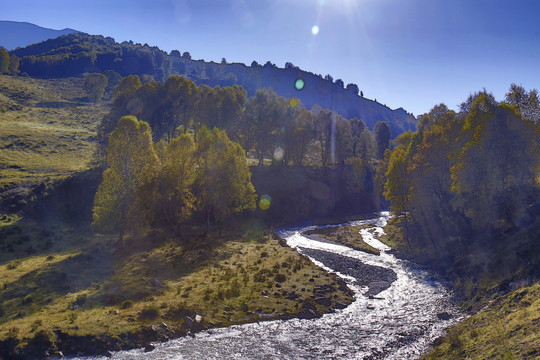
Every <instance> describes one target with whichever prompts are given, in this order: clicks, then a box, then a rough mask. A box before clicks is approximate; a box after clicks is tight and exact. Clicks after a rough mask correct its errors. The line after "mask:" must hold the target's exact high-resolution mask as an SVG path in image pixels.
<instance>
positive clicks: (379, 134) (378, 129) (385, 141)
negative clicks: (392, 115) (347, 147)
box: [373, 121, 392, 159]
mask: <svg viewBox="0 0 540 360" xmlns="http://www.w3.org/2000/svg"><path fill="white" fill-rule="evenodd" d="M373 134H374V135H375V142H376V144H377V152H376V154H375V156H376V157H377V159H382V157H383V154H384V151H385V150H386V149H388V148H389V147H390V138H391V137H392V136H391V134H390V126H388V124H387V123H385V122H384V121H379V122H377V123H376V124H375V126H374V127H373Z"/></svg>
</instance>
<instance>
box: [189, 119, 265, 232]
mask: <svg viewBox="0 0 540 360" xmlns="http://www.w3.org/2000/svg"><path fill="white" fill-rule="evenodd" d="M196 159H197V167H198V173H197V178H196V179H195V183H194V193H195V195H196V196H197V199H198V202H197V207H198V209H199V210H200V211H202V212H203V213H204V214H205V217H206V221H207V227H208V229H209V228H210V221H211V220H212V219H214V220H216V221H218V222H220V223H221V222H223V221H224V220H225V218H226V217H227V216H229V215H231V214H235V213H240V212H243V211H249V210H253V209H255V199H256V195H255V188H254V187H253V184H252V183H251V173H250V171H249V167H248V165H247V161H246V156H245V152H244V149H242V147H241V146H240V145H239V144H238V143H235V142H232V141H231V140H229V138H228V137H227V134H226V132H225V131H223V130H219V129H217V128H214V129H213V130H208V129H207V128H206V127H205V126H203V127H202V128H201V129H200V130H199V131H198V132H197V150H196Z"/></svg>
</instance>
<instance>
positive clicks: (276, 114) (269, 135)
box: [243, 89, 287, 165]
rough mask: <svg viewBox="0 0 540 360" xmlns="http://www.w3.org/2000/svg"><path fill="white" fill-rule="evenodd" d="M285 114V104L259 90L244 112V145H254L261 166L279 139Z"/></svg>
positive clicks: (279, 99)
mask: <svg viewBox="0 0 540 360" xmlns="http://www.w3.org/2000/svg"><path fill="white" fill-rule="evenodd" d="M286 112H287V103H286V101H285V100H284V99H283V98H279V97H278V96H277V94H276V93H275V92H274V91H272V90H267V89H259V90H257V92H256V93H255V96H254V97H252V98H250V99H249V100H248V101H247V104H246V110H245V111H244V120H245V121H244V126H243V134H244V135H243V136H244V138H248V139H246V140H245V144H249V145H254V146H255V151H256V153H257V159H259V165H263V160H264V156H265V155H269V154H273V152H274V150H275V148H276V146H277V143H278V139H279V137H280V131H281V130H280V125H281V124H282V122H283V119H284V117H285V116H286Z"/></svg>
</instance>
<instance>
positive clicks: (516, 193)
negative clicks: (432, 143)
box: [451, 92, 538, 232]
mask: <svg viewBox="0 0 540 360" xmlns="http://www.w3.org/2000/svg"><path fill="white" fill-rule="evenodd" d="M462 131H463V135H462V138H463V139H462V141H461V143H463V146H462V147H461V149H460V151H459V152H458V154H457V156H456V162H455V163H454V165H453V166H452V168H451V176H452V191H453V192H455V193H456V194H457V195H458V196H459V198H458V200H459V201H458V203H457V205H458V206H459V207H460V208H461V209H462V211H463V212H464V213H465V215H466V216H467V217H468V218H469V219H470V220H471V222H472V224H473V227H474V228H475V229H476V230H477V231H480V232H485V231H489V230H495V229H498V230H501V227H504V226H508V225H510V226H518V224H519V220H520V217H521V216H522V215H523V212H524V208H525V205H526V202H527V200H526V199H527V198H528V196H529V195H530V192H531V188H532V187H533V185H534V183H535V179H534V177H535V169H536V167H537V166H538V154H537V152H536V145H535V140H534V134H535V132H534V129H533V125H532V124H531V123H530V122H528V121H526V120H524V119H522V118H521V117H520V116H519V114H518V113H517V112H516V111H515V109H513V108H512V107H510V106H508V105H506V104H498V103H497V102H496V101H494V99H493V97H492V95H491V94H488V93H486V92H481V93H479V94H478V96H477V97H476V98H475V99H474V100H473V101H472V102H471V106H470V111H469V114H468V115H467V117H466V119H465V122H464V124H463V130H462Z"/></svg>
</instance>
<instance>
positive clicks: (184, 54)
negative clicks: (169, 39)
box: [182, 51, 191, 60]
mask: <svg viewBox="0 0 540 360" xmlns="http://www.w3.org/2000/svg"><path fill="white" fill-rule="evenodd" d="M182 58H183V59H186V60H191V54H190V53H189V52H187V51H185V52H184V53H183V54H182Z"/></svg>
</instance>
